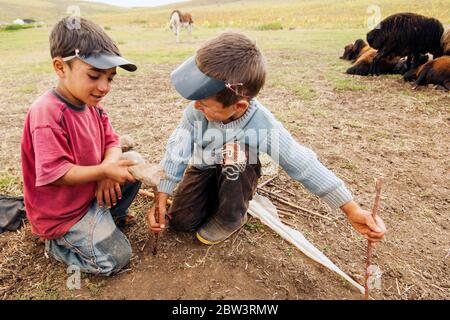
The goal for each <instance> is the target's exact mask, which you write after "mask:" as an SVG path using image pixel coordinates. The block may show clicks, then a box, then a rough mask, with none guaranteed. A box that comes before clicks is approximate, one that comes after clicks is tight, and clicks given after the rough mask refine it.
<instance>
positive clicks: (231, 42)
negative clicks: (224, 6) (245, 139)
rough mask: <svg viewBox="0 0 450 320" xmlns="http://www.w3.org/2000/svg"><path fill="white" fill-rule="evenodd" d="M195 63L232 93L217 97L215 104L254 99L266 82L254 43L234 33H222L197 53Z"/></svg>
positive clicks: (223, 92) (264, 63)
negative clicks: (228, 86)
mask: <svg viewBox="0 0 450 320" xmlns="http://www.w3.org/2000/svg"><path fill="white" fill-rule="evenodd" d="M196 63H197V66H198V68H199V69H200V70H201V71H202V72H203V73H204V74H206V75H207V76H209V77H211V78H214V79H218V80H223V81H226V82H227V83H230V84H232V85H233V84H234V85H236V84H239V83H242V84H243V85H242V86H233V88H234V89H235V91H236V92H237V93H239V94H236V92H234V91H233V90H230V89H228V88H225V89H223V90H222V91H220V92H219V93H217V94H216V96H215V97H216V99H217V101H218V102H220V103H222V104H223V105H224V106H225V107H228V106H230V105H232V104H234V103H236V102H238V101H239V100H241V99H242V98H243V97H245V96H247V97H250V98H253V97H256V95H257V94H258V93H259V91H260V90H261V88H262V87H263V86H264V83H265V80H266V61H265V59H264V56H263V54H262V52H261V51H260V50H259V48H258V47H257V46H256V44H255V42H254V41H252V40H251V39H249V38H248V37H247V36H245V35H243V34H241V33H237V32H226V33H222V34H221V35H219V36H218V37H216V38H214V39H212V40H209V41H208V42H206V43H205V44H204V45H203V46H202V47H201V48H200V49H198V50H197V54H196Z"/></svg>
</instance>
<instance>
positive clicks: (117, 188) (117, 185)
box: [114, 183, 122, 200]
mask: <svg viewBox="0 0 450 320" xmlns="http://www.w3.org/2000/svg"><path fill="white" fill-rule="evenodd" d="M114 189H115V190H116V194H117V200H120V199H122V189H121V188H120V184H118V183H115V184H114Z"/></svg>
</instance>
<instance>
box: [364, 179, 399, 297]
mask: <svg viewBox="0 0 450 320" xmlns="http://www.w3.org/2000/svg"><path fill="white" fill-rule="evenodd" d="M382 185H383V181H382V180H381V179H377V181H376V182H375V192H376V195H375V203H374V205H373V208H372V217H373V220H374V221H375V223H376V217H377V213H378V209H379V208H380V195H381V186H382ZM371 257H372V243H371V242H370V241H369V240H368V242H367V257H366V274H365V278H364V279H365V281H364V289H365V290H364V299H365V300H369V267H370V258H371ZM396 280H397V279H396ZM399 294H400V292H399Z"/></svg>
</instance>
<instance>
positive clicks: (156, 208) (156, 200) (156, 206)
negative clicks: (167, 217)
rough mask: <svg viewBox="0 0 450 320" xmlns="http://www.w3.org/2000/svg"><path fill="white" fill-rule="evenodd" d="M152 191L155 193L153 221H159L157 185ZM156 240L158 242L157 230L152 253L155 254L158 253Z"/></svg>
mask: <svg viewBox="0 0 450 320" xmlns="http://www.w3.org/2000/svg"><path fill="white" fill-rule="evenodd" d="M153 193H154V195H155V198H154V203H155V221H156V223H159V193H158V187H156V186H155V187H153ZM158 242H159V232H158V233H157V234H155V244H154V246H153V255H154V256H156V254H157V253H158Z"/></svg>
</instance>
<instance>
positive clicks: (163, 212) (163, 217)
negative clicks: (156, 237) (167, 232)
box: [159, 209, 166, 228]
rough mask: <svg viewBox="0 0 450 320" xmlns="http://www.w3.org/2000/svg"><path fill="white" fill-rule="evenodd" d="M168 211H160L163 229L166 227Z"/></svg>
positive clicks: (160, 222) (160, 223) (160, 221)
mask: <svg viewBox="0 0 450 320" xmlns="http://www.w3.org/2000/svg"><path fill="white" fill-rule="evenodd" d="M165 224H166V210H164V211H163V210H161V209H159V225H160V227H161V228H165V227H166V225H165Z"/></svg>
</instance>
